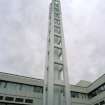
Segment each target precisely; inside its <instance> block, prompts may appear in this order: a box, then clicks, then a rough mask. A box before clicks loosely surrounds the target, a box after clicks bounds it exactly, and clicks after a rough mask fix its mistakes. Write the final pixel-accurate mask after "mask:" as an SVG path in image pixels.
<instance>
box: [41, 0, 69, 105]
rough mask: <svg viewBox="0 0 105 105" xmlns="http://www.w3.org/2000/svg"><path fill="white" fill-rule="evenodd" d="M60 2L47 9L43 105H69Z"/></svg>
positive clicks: (56, 1)
mask: <svg viewBox="0 0 105 105" xmlns="http://www.w3.org/2000/svg"><path fill="white" fill-rule="evenodd" d="M61 15H62V14H61V5H60V0H52V2H51V4H50V9H49V29H48V48H47V61H46V70H45V78H44V91H43V105H71V99H70V98H71V97H70V91H69V81H68V72H67V63H66V57H65V45H64V35H63V27H62V17H61Z"/></svg>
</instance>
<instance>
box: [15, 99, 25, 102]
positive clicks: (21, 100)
mask: <svg viewBox="0 0 105 105" xmlns="http://www.w3.org/2000/svg"><path fill="white" fill-rule="evenodd" d="M15 101H16V102H23V98H16V99H15Z"/></svg>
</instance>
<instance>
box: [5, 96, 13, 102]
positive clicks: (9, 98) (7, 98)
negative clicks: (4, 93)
mask: <svg viewBox="0 0 105 105" xmlns="http://www.w3.org/2000/svg"><path fill="white" fill-rule="evenodd" d="M5 100H6V101H13V97H5Z"/></svg>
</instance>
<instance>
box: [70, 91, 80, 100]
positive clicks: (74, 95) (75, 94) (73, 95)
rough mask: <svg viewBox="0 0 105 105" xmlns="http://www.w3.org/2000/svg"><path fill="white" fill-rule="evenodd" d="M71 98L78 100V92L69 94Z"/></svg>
mask: <svg viewBox="0 0 105 105" xmlns="http://www.w3.org/2000/svg"><path fill="white" fill-rule="evenodd" d="M71 97H72V98H79V93H78V92H73V91H72V92H71Z"/></svg>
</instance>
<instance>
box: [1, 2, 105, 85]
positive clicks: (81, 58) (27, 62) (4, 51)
mask: <svg viewBox="0 0 105 105" xmlns="http://www.w3.org/2000/svg"><path fill="white" fill-rule="evenodd" d="M49 3H50V0H0V71H1V72H8V73H13V74H19V75H24V76H31V77H37V78H43V75H44V70H45V55H46V44H47V42H46V39H47V31H48V9H49ZM61 3H62V14H63V16H62V18H63V27H64V37H65V43H66V53H67V62H68V71H69V78H70V82H71V83H72V84H75V83H76V82H78V81H79V80H81V79H82V80H87V81H94V80H95V79H96V78H98V77H99V76H101V75H102V74H104V73H105V0H61Z"/></svg>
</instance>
